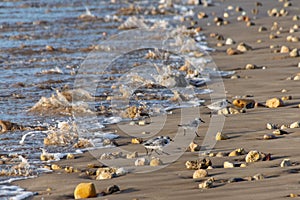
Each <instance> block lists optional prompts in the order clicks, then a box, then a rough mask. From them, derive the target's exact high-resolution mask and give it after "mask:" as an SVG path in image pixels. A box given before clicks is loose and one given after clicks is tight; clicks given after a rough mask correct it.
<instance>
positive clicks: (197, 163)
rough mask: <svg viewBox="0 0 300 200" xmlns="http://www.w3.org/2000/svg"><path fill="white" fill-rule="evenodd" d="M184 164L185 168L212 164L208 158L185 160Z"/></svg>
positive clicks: (200, 167) (197, 167)
mask: <svg viewBox="0 0 300 200" xmlns="http://www.w3.org/2000/svg"><path fill="white" fill-rule="evenodd" d="M185 166H186V168H187V169H207V168H208V167H210V166H212V162H211V160H210V159H208V158H204V159H202V160H195V161H193V160H192V161H189V160H188V161H186V162H185Z"/></svg>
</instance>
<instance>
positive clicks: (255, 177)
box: [253, 173, 265, 181]
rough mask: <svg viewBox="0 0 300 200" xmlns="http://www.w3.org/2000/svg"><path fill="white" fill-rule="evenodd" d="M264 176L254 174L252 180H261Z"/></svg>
mask: <svg viewBox="0 0 300 200" xmlns="http://www.w3.org/2000/svg"><path fill="white" fill-rule="evenodd" d="M264 178H265V176H264V175H263V174H260V173H259V174H255V175H254V176H253V179H254V180H256V181H258V180H263V179H264Z"/></svg>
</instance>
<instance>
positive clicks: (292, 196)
mask: <svg viewBox="0 0 300 200" xmlns="http://www.w3.org/2000/svg"><path fill="white" fill-rule="evenodd" d="M289 197H291V198H295V197H298V194H294V193H291V194H290V195H289Z"/></svg>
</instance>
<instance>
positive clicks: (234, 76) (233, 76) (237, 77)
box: [230, 74, 241, 79]
mask: <svg viewBox="0 0 300 200" xmlns="http://www.w3.org/2000/svg"><path fill="white" fill-rule="evenodd" d="M230 78H231V79H239V78H241V76H240V75H237V74H235V75H232V76H231V77H230Z"/></svg>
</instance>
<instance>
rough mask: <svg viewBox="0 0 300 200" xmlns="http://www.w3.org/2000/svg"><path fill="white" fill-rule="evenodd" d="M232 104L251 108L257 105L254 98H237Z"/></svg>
mask: <svg viewBox="0 0 300 200" xmlns="http://www.w3.org/2000/svg"><path fill="white" fill-rule="evenodd" d="M232 104H233V105H235V106H236V107H239V108H247V109H251V108H254V107H255V101H254V100H253V99H235V100H233V102H232Z"/></svg>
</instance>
